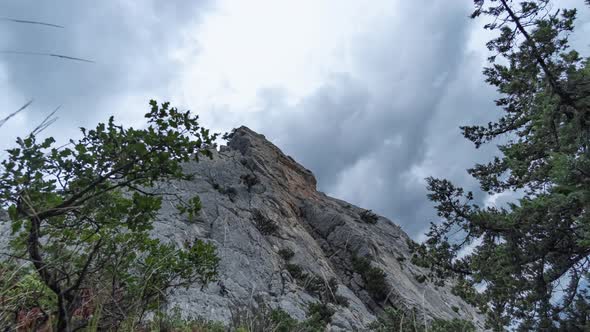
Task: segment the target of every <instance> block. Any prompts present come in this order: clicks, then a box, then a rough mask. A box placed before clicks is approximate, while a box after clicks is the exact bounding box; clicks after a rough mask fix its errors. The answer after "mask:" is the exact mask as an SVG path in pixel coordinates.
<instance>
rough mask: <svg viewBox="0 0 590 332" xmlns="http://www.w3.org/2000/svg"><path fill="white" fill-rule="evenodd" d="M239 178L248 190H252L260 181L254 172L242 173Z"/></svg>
mask: <svg viewBox="0 0 590 332" xmlns="http://www.w3.org/2000/svg"><path fill="white" fill-rule="evenodd" d="M240 180H241V181H242V183H243V184H245V185H246V187H247V188H248V192H250V191H251V190H252V187H254V186H255V185H257V184H259V183H260V179H259V178H258V176H257V175H256V174H244V175H242V176H240Z"/></svg>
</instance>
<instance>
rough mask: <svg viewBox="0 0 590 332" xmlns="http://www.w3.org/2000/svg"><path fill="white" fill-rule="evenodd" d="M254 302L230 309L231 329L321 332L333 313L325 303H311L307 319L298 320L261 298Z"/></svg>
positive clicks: (254, 331) (250, 331)
mask: <svg viewBox="0 0 590 332" xmlns="http://www.w3.org/2000/svg"><path fill="white" fill-rule="evenodd" d="M256 302H257V303H256V305H250V306H247V307H246V308H243V307H242V308H238V309H236V308H234V310H232V319H231V324H230V326H229V329H230V330H231V331H244V332H259V331H277V332H322V331H324V330H325V328H326V325H327V324H329V323H330V322H331V321H332V315H333V314H334V310H333V309H330V308H329V307H328V306H327V305H325V304H321V303H312V304H310V305H309V307H308V310H307V319H306V320H305V321H302V322H298V321H297V320H295V319H294V318H292V317H291V316H289V314H287V313H286V312H285V311H284V310H282V309H280V308H278V309H272V308H271V307H269V306H268V305H266V304H264V303H263V302H261V300H257V301H256Z"/></svg>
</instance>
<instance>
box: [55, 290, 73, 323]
mask: <svg viewBox="0 0 590 332" xmlns="http://www.w3.org/2000/svg"><path fill="white" fill-rule="evenodd" d="M66 306H67V303H66V299H65V298H64V296H63V295H58V296H57V326H56V328H57V331H59V332H71V331H72V328H71V326H70V323H71V316H70V312H69V310H68V309H67V307H66Z"/></svg>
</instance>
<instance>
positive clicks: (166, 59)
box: [0, 0, 211, 148]
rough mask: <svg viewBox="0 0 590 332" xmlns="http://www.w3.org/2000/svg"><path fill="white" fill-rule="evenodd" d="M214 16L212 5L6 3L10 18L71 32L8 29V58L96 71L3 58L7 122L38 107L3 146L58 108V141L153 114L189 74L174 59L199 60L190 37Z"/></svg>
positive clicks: (8, 25)
mask: <svg viewBox="0 0 590 332" xmlns="http://www.w3.org/2000/svg"><path fill="white" fill-rule="evenodd" d="M210 9H211V4H209V2H208V1H189V0H186V1H175V2H174V3H171V2H170V3H169V2H162V1H156V0H152V1H142V2H141V3H136V2H132V1H131V2H130V1H122V0H119V1H115V0H113V1H95V2H92V3H88V2H81V1H74V0H68V1H57V2H56V1H51V2H45V1H41V2H39V1H32V0H23V1H3V2H2V4H0V11H1V12H2V16H5V17H10V18H16V19H29V20H39V21H45V22H50V23H54V24H59V25H63V26H65V28H64V29H56V28H51V27H44V26H39V25H30V24H18V23H13V22H7V21H2V22H0V24H1V28H0V37H1V38H0V50H3V51H25V52H50V53H58V54H64V55H67V56H73V57H80V58H85V59H91V60H93V61H94V63H84V62H77V61H69V60H63V59H59V58H55V57H45V56H32V55H17V54H6V53H3V54H0V86H1V87H2V88H3V89H2V97H3V103H2V108H1V110H0V116H2V115H4V114H8V113H10V112H11V111H13V110H15V109H17V108H18V107H19V106H20V105H21V104H24V103H25V102H26V101H27V100H28V99H31V98H32V99H34V103H33V104H32V105H31V108H30V109H29V110H28V111H27V112H26V113H23V115H22V116H21V118H20V119H15V120H16V121H15V122H12V123H11V124H12V129H13V130H10V131H5V130H3V131H2V133H1V134H0V141H3V142H7V141H12V139H13V138H14V136H13V135H15V134H21V135H23V134H26V131H27V130H30V129H32V128H33V127H34V126H35V125H36V124H37V123H38V121H40V120H41V119H42V118H43V116H44V115H46V114H47V113H49V112H50V111H51V110H53V109H54V108H55V107H57V106H58V105H63V107H62V108H61V110H60V112H59V113H58V116H59V117H60V121H58V122H57V123H56V124H55V125H54V126H52V127H51V128H50V129H49V132H50V133H51V134H54V135H56V136H58V137H62V136H65V135H66V133H67V134H69V135H71V134H72V133H74V132H75V131H76V130H77V127H79V126H81V125H92V124H94V123H96V122H97V121H103V120H105V119H106V117H107V116H108V115H110V114H113V113H114V114H118V115H120V117H121V118H123V119H124V120H125V121H127V122H131V121H133V120H135V118H136V117H137V114H142V113H143V112H145V111H146V110H147V101H148V100H149V99H150V98H154V97H158V96H165V95H167V94H169V92H168V91H166V89H167V88H168V87H169V86H170V82H171V81H172V80H173V79H174V78H175V77H177V76H178V75H179V74H178V73H179V71H181V70H182V68H181V66H179V64H178V62H177V60H176V58H175V56H176V55H175V53H174V51H176V50H177V49H179V48H181V46H182V48H183V49H184V50H185V52H188V53H190V54H191V55H192V56H196V54H198V45H197V44H196V43H192V41H190V40H188V41H187V35H186V30H193V29H194V27H195V26H197V25H198V23H199V22H200V20H201V17H202V15H203V14H204V13H206V12H208V11H210ZM126 108H127V109H126ZM23 131H24V132H23ZM1 147H2V148H4V147H5V145H4V144H2V146H1Z"/></svg>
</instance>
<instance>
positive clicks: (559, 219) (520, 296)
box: [414, 0, 590, 330]
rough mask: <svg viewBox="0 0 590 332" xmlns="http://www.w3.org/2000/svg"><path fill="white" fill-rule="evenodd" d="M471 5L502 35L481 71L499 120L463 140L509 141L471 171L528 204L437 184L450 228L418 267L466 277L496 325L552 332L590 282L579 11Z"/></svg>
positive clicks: (587, 65)
mask: <svg viewBox="0 0 590 332" xmlns="http://www.w3.org/2000/svg"><path fill="white" fill-rule="evenodd" d="M475 6H476V9H475V12H474V13H473V17H478V16H488V18H489V21H490V23H488V24H486V26H485V28H486V29H489V30H494V31H497V32H498V34H497V35H496V37H495V38H494V39H492V40H491V41H489V42H488V43H487V47H488V49H489V50H490V51H491V52H492V56H490V58H489V67H487V68H485V69H484V75H485V76H486V81H487V82H488V83H489V84H490V85H492V86H494V87H496V88H497V91H498V92H499V94H500V97H499V98H498V99H497V100H496V105H497V106H498V107H500V108H501V109H502V110H503V114H502V116H501V117H500V118H499V119H497V120H496V121H493V122H490V123H488V124H487V125H483V126H478V125H476V126H465V127H462V130H463V135H464V136H465V137H466V138H467V139H469V140H470V141H472V142H473V143H474V144H475V146H476V147H480V146H481V145H482V144H486V143H488V142H490V141H492V140H494V139H496V138H498V137H502V138H503V139H504V140H503V143H502V144H500V145H498V148H499V152H500V153H499V155H498V156H496V157H495V158H494V159H493V160H492V161H491V162H489V163H486V164H476V165H475V166H474V167H473V168H471V169H469V173H470V174H471V175H472V176H473V177H475V178H476V179H477V180H478V181H479V183H480V187H481V189H482V191H484V192H487V193H489V194H500V193H504V192H506V193H510V192H512V191H514V190H520V192H521V193H522V195H523V196H522V198H520V199H518V200H514V201H512V202H511V203H510V204H508V205H507V206H506V207H504V208H499V207H480V206H478V205H477V204H475V198H474V195H473V194H472V193H471V192H465V191H464V190H463V189H462V188H460V187H457V186H455V185H454V184H453V183H451V182H450V181H448V180H444V179H434V178H429V179H428V180H427V182H428V189H429V191H430V194H429V198H430V199H431V200H432V201H434V202H436V204H437V206H436V208H437V211H438V215H439V216H440V217H442V218H443V222H442V223H440V224H433V225H432V226H431V229H430V231H429V233H428V234H427V235H428V239H427V241H426V242H425V243H424V244H422V245H419V246H415V247H414V250H415V252H416V256H417V259H416V262H417V263H419V264H421V265H423V266H427V267H430V268H432V269H433V273H432V276H433V277H436V278H441V279H444V278H447V277H456V278H459V279H458V280H459V284H458V286H457V287H455V292H456V293H458V294H461V295H462V296H465V297H466V298H467V299H468V301H470V302H471V303H473V304H476V305H478V306H479V308H480V309H481V311H483V312H486V313H487V314H488V324H489V328H491V329H494V330H502V329H504V327H506V326H508V325H509V324H515V322H516V323H517V324H518V325H520V327H519V328H520V329H522V330H552V329H555V328H558V327H559V326H560V321H563V320H564V319H565V317H566V316H565V315H564V313H565V312H567V310H569V308H571V307H572V306H575V304H574V301H572V299H575V298H578V295H579V294H580V292H581V291H582V290H583V289H584V288H586V287H587V285H588V281H589V280H588V273H587V272H588V270H590V261H589V260H588V253H589V252H590V150H589V146H590V144H589V143H590V118H589V117H588V114H590V110H589V107H590V61H589V59H588V58H583V57H582V56H581V55H580V54H579V53H578V52H576V51H575V50H571V49H570V48H569V45H568V37H569V35H570V33H571V32H572V31H573V28H574V20H575V16H576V10H567V9H560V10H558V9H557V7H556V6H553V4H552V3H551V1H549V0H535V1H523V2H511V1H505V0H499V1H489V0H488V1H484V0H478V1H475ZM467 246H471V248H472V250H470V251H469V252H468V253H467V255H459V253H460V252H462V250H463V249H465V248H466V247H467ZM476 285H485V287H483V288H482V291H481V292H478V291H475V288H474V287H475V286H476Z"/></svg>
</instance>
